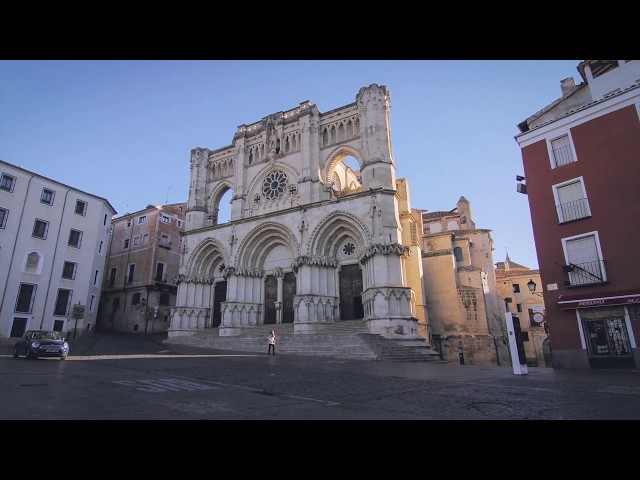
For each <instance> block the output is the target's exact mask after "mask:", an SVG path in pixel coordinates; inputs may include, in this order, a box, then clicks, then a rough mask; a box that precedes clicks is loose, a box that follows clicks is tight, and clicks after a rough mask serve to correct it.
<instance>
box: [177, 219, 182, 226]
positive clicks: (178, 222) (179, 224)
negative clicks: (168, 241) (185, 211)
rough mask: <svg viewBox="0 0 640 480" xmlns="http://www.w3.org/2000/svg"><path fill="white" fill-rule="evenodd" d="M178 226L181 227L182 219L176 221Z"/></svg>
mask: <svg viewBox="0 0 640 480" xmlns="http://www.w3.org/2000/svg"><path fill="white" fill-rule="evenodd" d="M177 225H178V228H180V227H182V220H178V221H177Z"/></svg>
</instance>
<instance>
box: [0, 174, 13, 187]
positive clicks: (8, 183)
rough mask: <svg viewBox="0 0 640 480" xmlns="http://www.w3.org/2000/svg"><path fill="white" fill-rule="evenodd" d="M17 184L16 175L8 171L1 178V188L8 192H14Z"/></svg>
mask: <svg viewBox="0 0 640 480" xmlns="http://www.w3.org/2000/svg"><path fill="white" fill-rule="evenodd" d="M15 184H16V179H15V177H12V176H11V175H7V174H6V173H3V174H2V178H1V179H0V190H4V191H6V192H13V187H14V186H15Z"/></svg>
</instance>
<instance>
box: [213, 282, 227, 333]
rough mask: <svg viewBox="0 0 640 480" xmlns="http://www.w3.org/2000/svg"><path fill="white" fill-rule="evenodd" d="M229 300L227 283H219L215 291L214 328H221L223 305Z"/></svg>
mask: <svg viewBox="0 0 640 480" xmlns="http://www.w3.org/2000/svg"><path fill="white" fill-rule="evenodd" d="M226 300H227V282H226V281H222V282H217V283H216V284H215V286H214V291H213V321H212V324H211V326H212V327H214V328H215V327H219V326H220V323H222V311H221V308H220V307H221V304H222V302H224V301H226Z"/></svg>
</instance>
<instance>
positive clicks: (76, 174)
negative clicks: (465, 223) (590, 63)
mask: <svg viewBox="0 0 640 480" xmlns="http://www.w3.org/2000/svg"><path fill="white" fill-rule="evenodd" d="M579 62H580V60H122V61H120V60H0V159H1V160H3V161H5V162H7V163H11V164H14V165H18V166H22V167H24V168H25V169H27V170H30V171H33V172H35V173H38V174H40V175H43V176H45V177H49V178H51V179H53V180H56V181H59V182H62V183H64V184H67V185H70V186H72V187H74V188H78V189H80V190H83V191H85V192H88V193H91V194H94V195H97V196H100V197H104V198H106V199H107V200H108V201H109V203H110V204H111V205H112V206H113V207H114V209H115V210H116V212H117V216H121V215H124V214H125V213H131V212H136V211H138V210H142V209H144V208H145V207H146V206H147V205H149V204H153V205H161V204H165V203H180V202H186V201H187V200H188V193H189V182H190V155H191V153H190V152H191V150H192V149H193V148H196V147H203V148H209V149H211V150H215V149H218V148H222V147H226V146H229V145H231V143H232V140H233V135H234V134H235V132H236V128H237V127H238V126H239V125H242V124H247V125H248V124H250V123H254V122H257V121H259V120H261V119H262V118H263V117H265V116H267V115H270V114H272V113H276V112H280V111H286V110H289V109H292V108H294V107H297V106H299V104H300V103H301V102H304V101H307V100H309V101H311V102H312V103H314V104H315V105H317V107H318V109H319V110H320V112H321V113H322V112H328V111H330V110H333V109H335V108H339V107H341V106H343V105H346V104H349V103H353V102H355V99H356V95H357V93H358V91H359V90H360V88H362V87H366V86H369V85H371V84H373V83H376V84H378V85H386V86H387V88H388V89H389V92H390V95H391V143H392V149H393V156H394V160H395V164H396V176H397V178H406V179H407V180H408V182H409V193H410V202H411V206H412V207H413V208H417V209H421V210H426V211H431V212H433V211H447V210H451V209H453V208H455V206H456V203H457V201H458V199H459V198H460V197H461V196H464V197H465V198H466V199H467V200H469V202H470V203H471V209H472V218H473V220H474V222H475V224H476V227H477V228H483V229H488V230H491V231H492V236H493V239H494V251H493V257H494V258H493V261H494V264H495V263H497V262H501V261H504V260H505V257H506V255H507V254H508V255H509V258H510V259H511V260H512V261H514V262H517V263H519V264H521V265H524V266H526V267H529V268H532V269H536V268H538V259H537V256H536V250H535V244H534V240H533V230H532V227H531V217H530V212H529V204H528V201H527V196H526V195H523V194H520V193H517V192H516V184H517V182H516V175H524V173H523V166H522V156H521V153H520V148H519V147H518V144H517V142H516V140H515V139H514V137H515V136H516V135H518V133H519V131H518V128H517V125H518V123H520V122H521V121H522V120H524V119H526V118H527V117H529V116H530V115H532V114H533V113H535V112H537V111H538V110H540V109H541V108H543V107H545V106H547V105H548V104H550V103H551V102H553V101H554V100H556V99H557V98H559V97H560V96H561V91H560V81H561V80H562V79H565V78H567V77H574V78H575V80H576V83H580V82H581V81H582V80H581V78H580V76H579V74H578V71H577V66H578V63H579ZM221 220H222V221H224V218H221Z"/></svg>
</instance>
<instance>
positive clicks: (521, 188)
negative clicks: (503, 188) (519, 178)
mask: <svg viewBox="0 0 640 480" xmlns="http://www.w3.org/2000/svg"><path fill="white" fill-rule="evenodd" d="M516 192H518V193H522V194H524V195H526V194H527V185H526V184H525V183H518V184H517V185H516Z"/></svg>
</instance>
